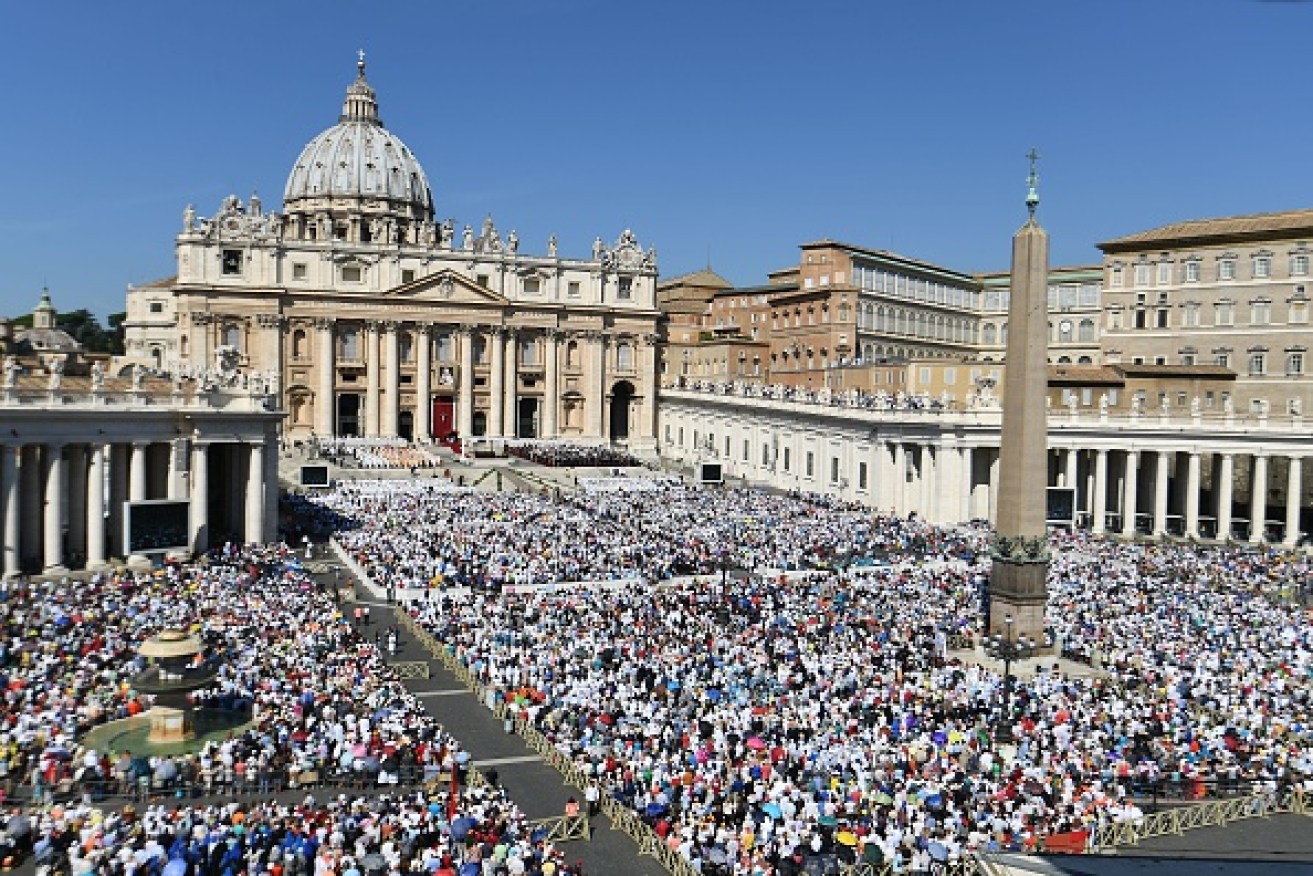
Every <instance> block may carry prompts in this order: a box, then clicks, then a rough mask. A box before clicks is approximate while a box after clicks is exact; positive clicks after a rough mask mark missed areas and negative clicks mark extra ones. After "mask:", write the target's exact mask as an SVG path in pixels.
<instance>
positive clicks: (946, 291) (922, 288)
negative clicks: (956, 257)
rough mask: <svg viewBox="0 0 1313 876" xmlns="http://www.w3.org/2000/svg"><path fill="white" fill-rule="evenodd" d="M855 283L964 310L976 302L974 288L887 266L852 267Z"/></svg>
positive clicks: (890, 293)
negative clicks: (929, 278) (913, 274)
mask: <svg viewBox="0 0 1313 876" xmlns="http://www.w3.org/2000/svg"><path fill="white" fill-rule="evenodd" d="M853 283H854V285H856V286H857V287H858V288H860V289H867V290H869V291H871V292H879V293H881V294H884V295H895V296H899V297H902V298H910V299H911V300H913V301H924V302H925V303H927V304H941V305H944V306H946V307H958V308H962V309H964V310H965V309H969V308H973V307H975V304H976V291H975V290H974V289H969V288H966V287H963V286H955V285H953V284H951V283H942V282H939V281H938V280H926V279H923V278H921V277H911V276H908V275H907V274H902V273H897V272H894V271H888V270H885V269H884V268H866V267H862V266H860V265H859V266H857V267H855V268H854V269H853ZM822 285H824V284H822Z"/></svg>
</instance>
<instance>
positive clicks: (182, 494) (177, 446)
mask: <svg viewBox="0 0 1313 876" xmlns="http://www.w3.org/2000/svg"><path fill="white" fill-rule="evenodd" d="M187 457H188V454H187V439H186V438H174V439H173V440H172V441H171V442H169V483H168V489H167V490H166V491H165V492H166V494H167V495H166V497H167V498H169V499H185V498H187V493H188V490H187V479H188V477H190V470H189V468H188V463H189V462H190V460H189V459H188V458H187Z"/></svg>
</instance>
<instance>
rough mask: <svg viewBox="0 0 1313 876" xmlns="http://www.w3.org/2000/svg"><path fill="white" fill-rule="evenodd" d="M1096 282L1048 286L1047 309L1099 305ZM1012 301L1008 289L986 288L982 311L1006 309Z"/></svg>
mask: <svg viewBox="0 0 1313 876" xmlns="http://www.w3.org/2000/svg"><path fill="white" fill-rule="evenodd" d="M1102 291H1103V290H1102V288H1100V286H1099V284H1098V283H1062V284H1060V285H1051V286H1049V310H1075V309H1076V308H1095V307H1098V306H1099V300H1100V296H1101V293H1102ZM1011 303H1012V291H1011V290H1010V289H986V290H985V292H984V312H985V313H996V312H998V311H1001V310H1007V309H1008V307H1009V306H1010V305H1011Z"/></svg>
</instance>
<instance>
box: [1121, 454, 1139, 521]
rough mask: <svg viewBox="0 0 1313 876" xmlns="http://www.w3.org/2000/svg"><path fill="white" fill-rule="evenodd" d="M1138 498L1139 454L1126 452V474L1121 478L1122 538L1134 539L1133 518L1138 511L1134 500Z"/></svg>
mask: <svg viewBox="0 0 1313 876" xmlns="http://www.w3.org/2000/svg"><path fill="white" fill-rule="evenodd" d="M1139 496H1140V452H1139V451H1138V450H1128V451H1126V474H1125V476H1124V477H1123V478H1122V536H1124V537H1125V538H1135V517H1136V515H1137V514H1139V512H1140V509H1139V508H1138V507H1136V504H1137V502H1136V500H1137V499H1139Z"/></svg>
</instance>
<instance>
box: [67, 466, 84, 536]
mask: <svg viewBox="0 0 1313 876" xmlns="http://www.w3.org/2000/svg"><path fill="white" fill-rule="evenodd" d="M67 548H68V553H69V556H70V557H74V556H81V557H83V558H85V557H86V554H87V445H85V444H70V445H69V446H68V545H67Z"/></svg>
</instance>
